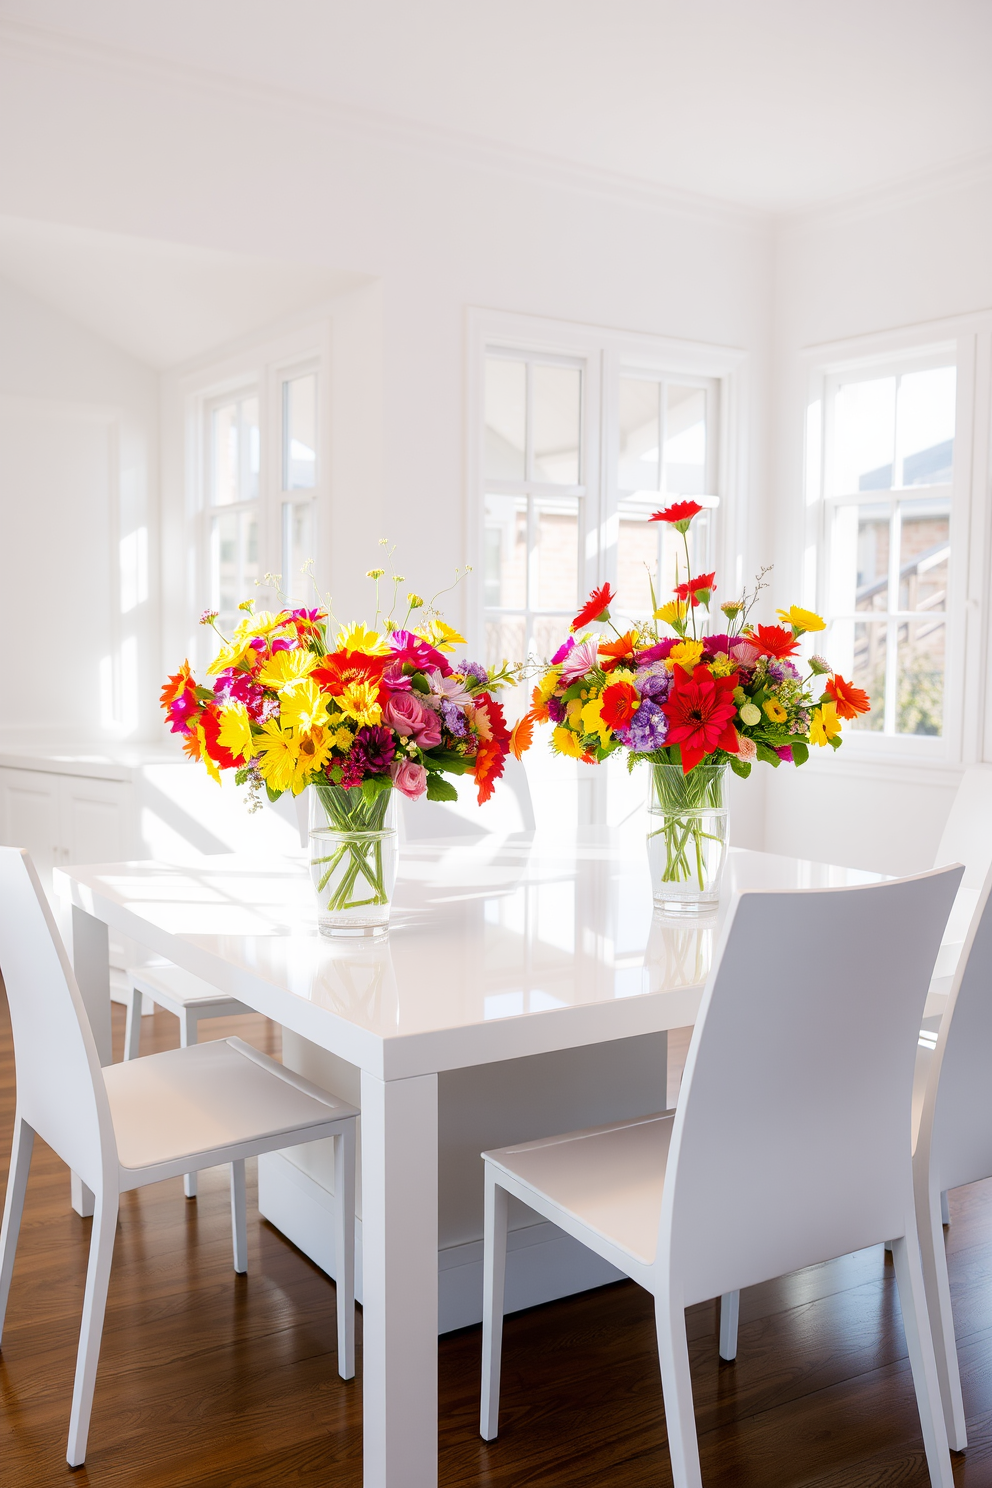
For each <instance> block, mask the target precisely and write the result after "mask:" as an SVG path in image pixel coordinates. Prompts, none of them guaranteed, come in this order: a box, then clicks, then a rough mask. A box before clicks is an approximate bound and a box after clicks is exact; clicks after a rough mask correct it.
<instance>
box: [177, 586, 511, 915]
mask: <svg viewBox="0 0 992 1488" xmlns="http://www.w3.org/2000/svg"><path fill="white" fill-rule="evenodd" d="M383 574H384V570H382V569H372V570H370V573H369V577H370V578H372V579H374V580H375V582H376V595H377V598H378V587H379V580H380V579H381V578H382V577H383ZM400 583H402V579H400V578H398V577H396V576H394V580H393V606H395V604H396V597H397V589H398V585H399V584H400ZM240 608H241V609H242V610H243V611H245V616H244V619H243V620H242V621H241V622H240V623H239V625H238V626H237V628H236V629H235V631H234V634H233V635H232V636H231V637H230V639H228V638H227V637H226V636H224V635H223V634H222V633H221V632H220V631H219V630H218V635H219V637H220V640H221V642H222V644H221V647H220V650H219V652H218V654H217V656H216V657H215V658H214V660H213V661H212V662H211V663H210V665H209V667H208V668H207V674H208V677H209V678H210V679H211V682H210V685H207V686H202V685H200V684H199V683H198V682H197V681H196V679H195V677H194V676H193V674H192V672H191V670H190V665H189V662H188V661H186V662H184V663H183V665H182V666H181V667H180V669H179V671H178V672H176V674H175V675H174V676H172V677H170V678H169V680H168V682H167V683H166V685H165V687H164V688H163V690H162V707H163V708H164V710H165V713H166V716H167V718H168V721H169V724H170V725H171V728H172V731H173V732H174V733H178V734H180V735H181V736H182V742H183V749H184V750H185V752H186V753H187V754H188V755H189V756H190V757H191V758H192V759H195V760H199V761H201V763H202V764H203V765H204V766H205V768H206V769H207V771H208V773H209V774H210V775H211V776H212V778H213V779H214V780H217V781H218V782H219V781H220V778H221V772H222V771H234V778H235V780H236V781H237V783H238V784H239V785H245V786H247V787H248V790H249V792H250V793H251V794H252V795H253V796H254V802H253V806H255V807H257V806H258V805H260V804H261V803H260V801H259V798H258V797H259V792H260V791H262V790H263V789H264V791H265V792H266V794H267V795H268V797H269V799H270V800H275V799H276V798H277V797H279V796H280V795H282V794H283V793H284V792H286V791H290V792H291V793H292V794H293V795H298V794H299V793H300V792H301V791H303V790H305V789H306V787H307V786H310V787H312V790H311V793H310V806H311V810H310V817H311V829H310V844H311V874H312V877H313V881H314V885H315V888H316V890H317V894H318V903H319V925H320V929H321V931H322V933H324V934H328V935H336V934H347V935H376V934H383V933H385V930H386V927H387V924H388V919H389V903H390V897H391V894H392V888H393V882H394V880H395V875H396V828H395V811H394V801H395V793H396V792H397V791H398V792H400V793H401V794H402V795H404V796H407V797H409V798H410V799H411V800H415V799H417V798H418V797H421V796H426V797H427V799H428V800H430V801H450V800H455V799H456V798H457V794H458V793H457V790H456V789H455V786H454V785H453V783H452V781H451V780H450V779H449V778H448V777H449V776H458V775H470V776H472V778H473V779H474V782H475V787H476V791H477V793H478V799H479V802H480V804H481V803H482V802H484V801H487V800H488V799H489V797H490V796H491V795H492V793H493V790H494V788H495V784H496V781H497V780H498V779H499V777H500V776H501V775H502V773H503V769H504V765H505V762H506V757H507V754H508V752H509V749H510V732H509V730H508V728H507V726H506V721H505V719H504V717H503V710H502V708H501V707H500V704H499V703H498V702H497V701H496V699H495V698H494V696H493V693H494V692H495V691H496V690H497V689H499V688H500V687H502V686H505V685H506V684H507V683H510V682H512V681H513V680H514V673H513V671H512V669H511V668H509V667H508V666H506V665H504V666H503V667H502V668H501V669H500V670H499V671H497V672H495V673H490V672H487V671H486V669H485V668H484V667H483V666H481V665H480V664H479V663H478V662H474V661H469V660H467V659H466V660H460V661H458V662H456V663H452V662H451V661H450V660H449V659H448V658H449V654H450V653H451V652H453V651H454V648H455V646H456V644H462V643H463V638H462V637H461V636H460V635H459V634H458V632H457V631H456V630H454V629H453V628H452V627H451V626H450V625H448V624H447V623H446V621H445V620H443V619H442V618H441V616H440V615H439V614H438V613H437V612H436V610H434V608H433V603H432V604H431V605H430V606H427V607H425V605H424V601H423V600H422V599H421V598H420V597H419V596H418V595H416V594H411V595H409V596H408V604H407V608H406V615H405V618H404V619H403V621H402V622H401V623H399V624H396V623H395V622H394V620H393V619H392V618H391V617H390V616H387V617H386V618H385V619H384V620H383V621H382V622H381V623H380V619H379V608H378V604H377V607H376V624H375V626H373V627H369V626H366V625H364V624H361V623H358V624H351V625H345V626H343V627H341V628H339V629H337V630H336V632H335V633H334V637H333V641H331V640H330V634H331V632H330V631H329V629H328V620H329V613H328V609H327V608H321V607H318V608H315V609H281V610H279V611H277V612H275V613H270V612H268V611H265V612H262V613H255V610H254V604H253V601H251V600H248V601H246V602H245V603H244V604H242V605H241V606H240ZM419 610H423V611H424V614H425V616H426V619H424V621H423V622H422V623H419V624H415V623H413V620H414V618H415V616H416V612H417V611H419ZM216 620H217V616H216V613H215V612H212V611H206V612H205V613H204V614H203V616H202V617H201V621H202V623H203V624H207V625H212V626H213V627H214V629H215V630H216V629H217V625H216Z"/></svg>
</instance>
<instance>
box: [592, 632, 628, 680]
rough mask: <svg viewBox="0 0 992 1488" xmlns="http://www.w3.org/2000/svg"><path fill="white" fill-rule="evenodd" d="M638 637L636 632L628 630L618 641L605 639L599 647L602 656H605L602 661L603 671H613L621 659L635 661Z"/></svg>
mask: <svg viewBox="0 0 992 1488" xmlns="http://www.w3.org/2000/svg"><path fill="white" fill-rule="evenodd" d="M636 639H637V637H636V636H635V634H634V632H633V631H632V630H628V631H627V633H626V635H622V636H621V637H620V639H619V640H617V641H604V642H603V643H602V645H601V646H600V648H599V654H600V656H601V657H604V658H605V660H604V661H603V663H602V665H603V671H604V672H612V671H613V669H614V667H616V666H619V664H620V662H621V661H633V659H634V643H635V641H636Z"/></svg>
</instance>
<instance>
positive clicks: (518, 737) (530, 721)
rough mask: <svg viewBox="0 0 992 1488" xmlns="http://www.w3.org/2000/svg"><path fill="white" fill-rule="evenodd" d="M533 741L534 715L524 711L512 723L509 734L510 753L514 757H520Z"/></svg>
mask: <svg viewBox="0 0 992 1488" xmlns="http://www.w3.org/2000/svg"><path fill="white" fill-rule="evenodd" d="M533 742H534V715H533V714H532V713H525V714H524V716H523V718H521V719H519V720H518V722H517V723H516V724H515V725H514V728H513V732H512V733H511V734H510V753H511V754H512V755H513V758H514V759H522V758H523V756H524V755H525V754H526V753H527V751H528V749H529V748H530V746H531V745H532V744H533Z"/></svg>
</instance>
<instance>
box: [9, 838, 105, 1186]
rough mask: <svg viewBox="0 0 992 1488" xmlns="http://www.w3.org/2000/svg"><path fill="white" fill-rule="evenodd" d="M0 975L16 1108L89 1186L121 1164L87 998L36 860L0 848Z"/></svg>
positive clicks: (17, 849)
mask: <svg viewBox="0 0 992 1488" xmlns="http://www.w3.org/2000/svg"><path fill="white" fill-rule="evenodd" d="M0 976H2V977H3V981H4V986H5V987H6V990H7V1002H8V1004H9V1006H10V1021H11V1026H12V1028H13V1034H14V1068H15V1075H16V1079H17V1109H18V1112H19V1113H20V1115H21V1116H22V1117H23V1118H24V1120H25V1121H26V1122H27V1123H28V1125H29V1126H31V1127H33V1128H34V1130H35V1131H36V1132H37V1133H38V1135H39V1136H40V1137H41V1138H42V1140H43V1141H45V1142H47V1143H48V1145H49V1146H50V1147H52V1148H54V1150H55V1151H56V1152H57V1153H58V1155H59V1157H61V1158H62V1160H63V1161H64V1162H66V1163H68V1164H69V1166H70V1167H71V1168H72V1169H73V1170H74V1171H75V1172H77V1173H78V1174H79V1175H80V1177H81V1178H82V1179H83V1181H84V1182H85V1183H87V1184H88V1185H89V1187H90V1188H93V1189H97V1188H99V1187H100V1186H101V1185H102V1181H103V1178H104V1174H105V1172H106V1164H113V1165H114V1166H116V1163H117V1147H116V1141H115V1139H114V1134H113V1122H112V1120H111V1116H110V1107H109V1105H108V1103H107V1095H106V1089H105V1086H104V1083H103V1075H102V1073H101V1070H100V1061H99V1059H98V1057H97V1051H96V1044H95V1042H94V1040H93V1034H92V1032H91V1030H90V1024H89V1019H88V1018H87V1016H86V1010H85V1007H84V1005H83V1000H82V998H81V996H80V993H79V988H78V987H77V986H76V979H75V977H74V976H73V972H72V967H71V965H70V964H69V958H68V956H67V955H66V951H65V946H64V945H63V943H62V937H61V936H60V935H59V932H58V928H57V926H56V924H55V919H54V917H53V915H52V911H51V906H50V905H49V903H48V900H47V899H46V898H45V895H44V892H43V890H42V887H41V884H40V882H39V880H38V875H37V873H36V872H35V869H34V865H33V863H32V862H31V859H30V858H29V857H28V855H27V853H26V852H24V851H23V850H22V849H21V848H17V847H0Z"/></svg>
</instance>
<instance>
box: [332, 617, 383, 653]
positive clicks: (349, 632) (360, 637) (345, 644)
mask: <svg viewBox="0 0 992 1488" xmlns="http://www.w3.org/2000/svg"><path fill="white" fill-rule="evenodd" d="M334 644H335V646H336V647H337V649H338V650H339V651H364V652H365V653H366V655H368V656H385V655H387V653H388V651H389V643H388V641H387V640H386V638H385V636H381V635H380V634H379V632H378V631H377V630H370V629H369V627H368V626H367V625H363V624H362V622H361V620H355V621H353V622H352V624H351V625H342V627H341V629H340V630H339V631H338V634H337V639H336V640H335V642H334Z"/></svg>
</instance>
